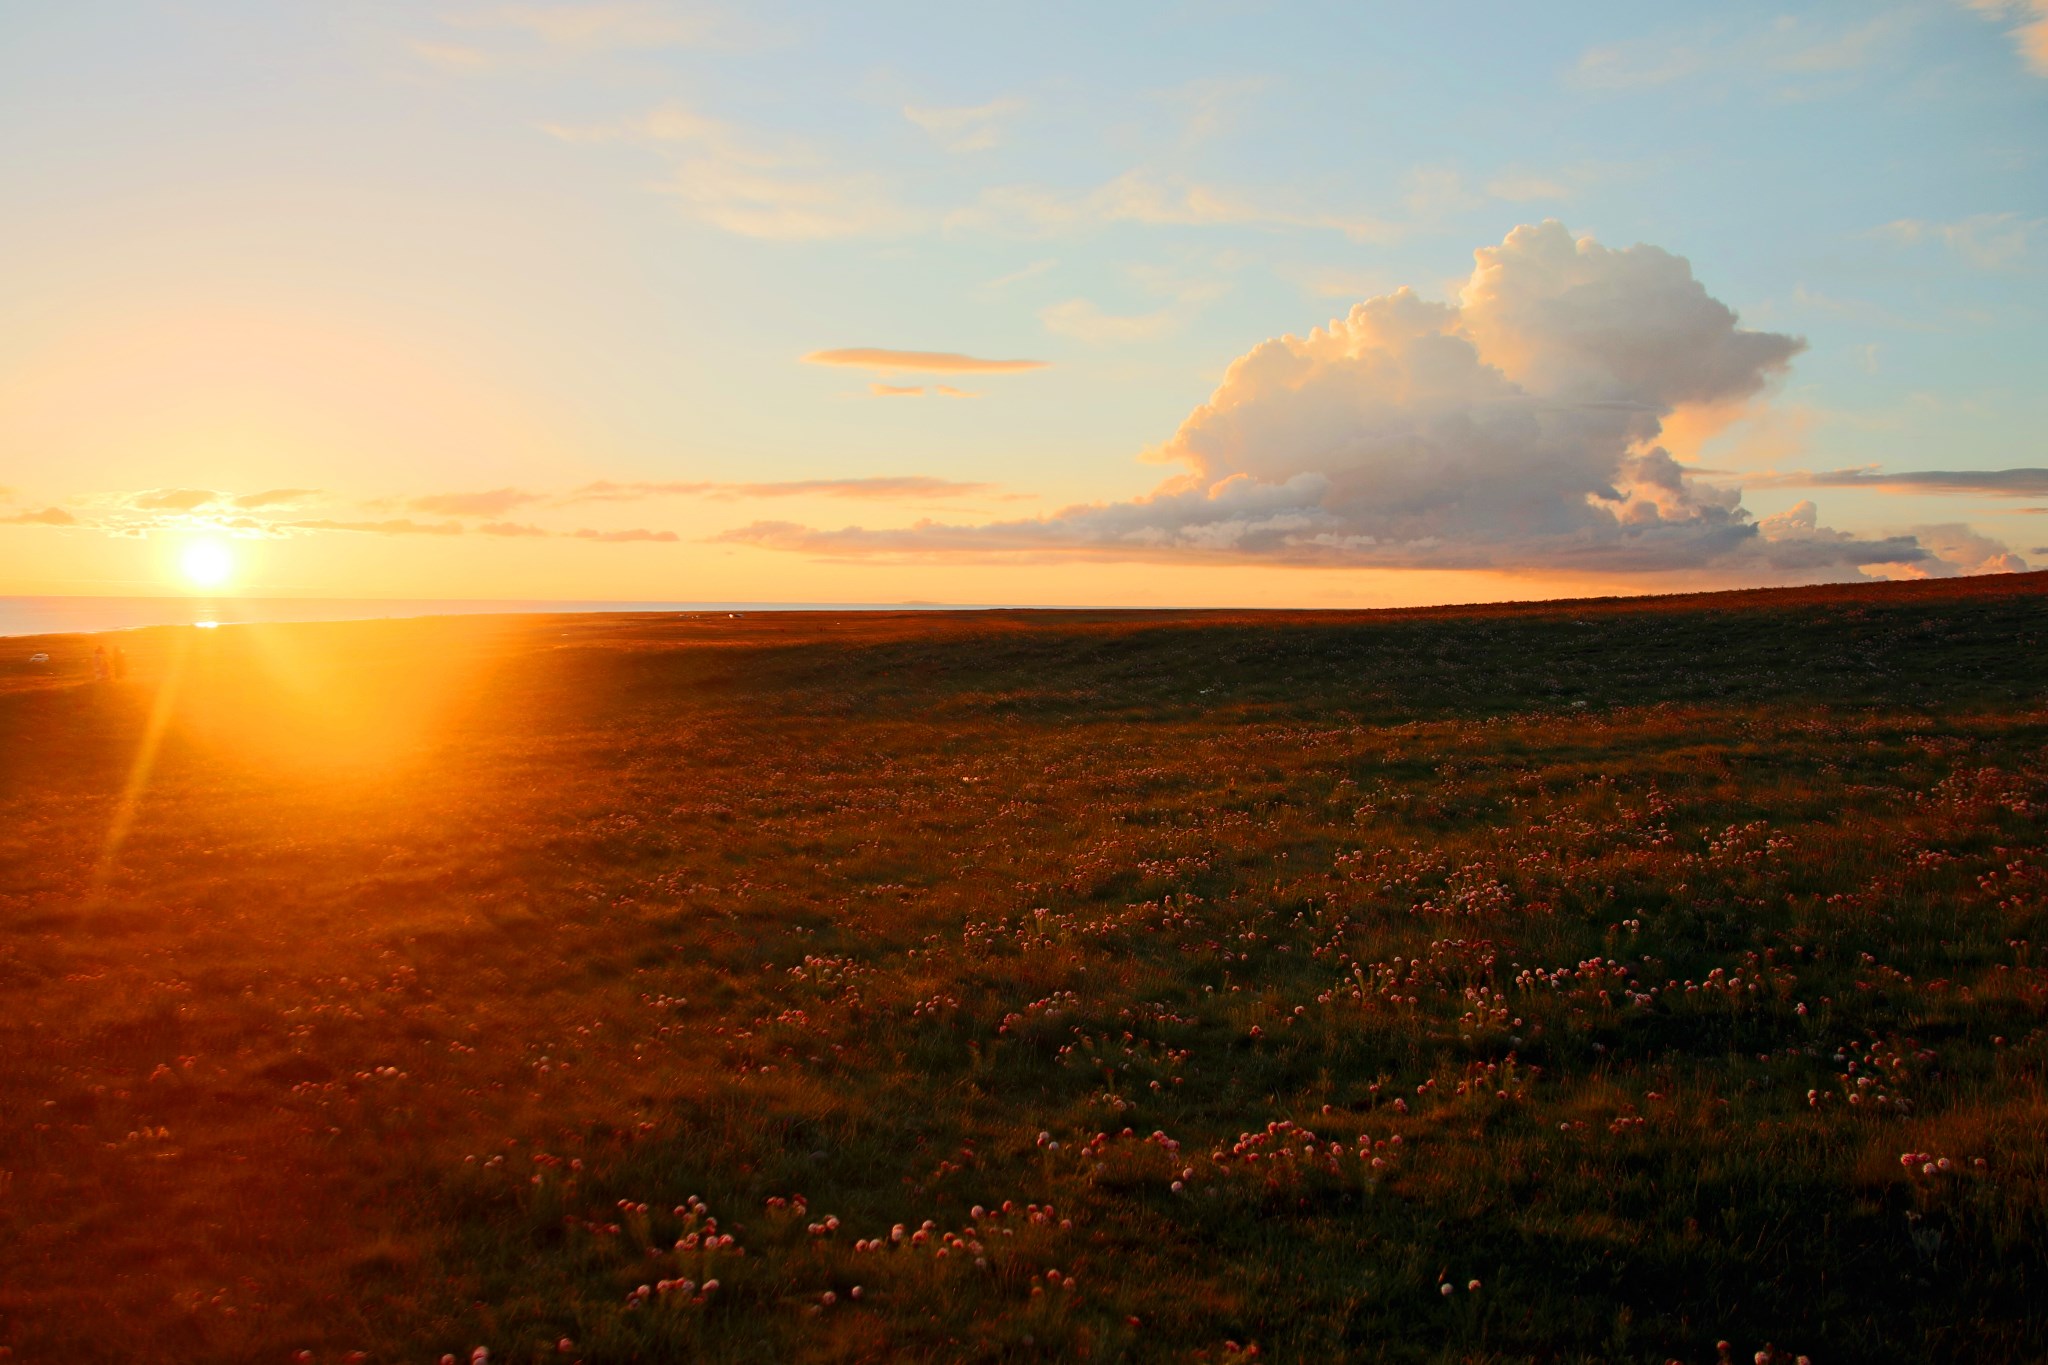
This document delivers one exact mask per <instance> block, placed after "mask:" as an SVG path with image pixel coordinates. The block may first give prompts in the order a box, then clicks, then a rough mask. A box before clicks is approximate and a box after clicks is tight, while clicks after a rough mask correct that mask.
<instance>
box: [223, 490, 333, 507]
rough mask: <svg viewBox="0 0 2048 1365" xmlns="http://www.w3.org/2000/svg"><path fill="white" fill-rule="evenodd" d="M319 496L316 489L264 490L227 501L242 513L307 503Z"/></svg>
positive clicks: (318, 491)
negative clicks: (240, 509) (263, 508)
mask: <svg viewBox="0 0 2048 1365" xmlns="http://www.w3.org/2000/svg"><path fill="white" fill-rule="evenodd" d="M319 496H320V490H319V489H317V488H266V489H264V490H263V491H262V492H260V493H243V494H240V495H239V496H237V497H234V498H231V499H229V502H230V503H231V504H232V505H233V506H236V507H239V508H242V509H243V510H244V511H254V510H255V509H257V508H259V507H279V506H283V505H286V504H288V503H295V502H308V501H311V500H312V499H314V498H317V497H319Z"/></svg>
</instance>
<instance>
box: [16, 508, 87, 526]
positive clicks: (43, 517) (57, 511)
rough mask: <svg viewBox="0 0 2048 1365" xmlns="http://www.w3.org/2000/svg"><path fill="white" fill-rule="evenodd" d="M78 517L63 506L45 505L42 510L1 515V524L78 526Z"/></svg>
mask: <svg viewBox="0 0 2048 1365" xmlns="http://www.w3.org/2000/svg"><path fill="white" fill-rule="evenodd" d="M76 525H78V518H77V517H74V516H72V515H71V514H70V513H69V512H67V511H65V510H64V509H63V508H61V507H45V508H43V509H42V510H41V511H40V512H17V513H15V514H14V515H13V516H11V517H0V526H76Z"/></svg>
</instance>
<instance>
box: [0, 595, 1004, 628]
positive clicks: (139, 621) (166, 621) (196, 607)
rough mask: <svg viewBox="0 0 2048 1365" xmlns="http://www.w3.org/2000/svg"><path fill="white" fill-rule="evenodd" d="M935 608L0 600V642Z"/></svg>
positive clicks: (929, 607)
mask: <svg viewBox="0 0 2048 1365" xmlns="http://www.w3.org/2000/svg"><path fill="white" fill-rule="evenodd" d="M972 610H976V608H974V607H955V606H947V605H945V604H942V603H937V602H549V601H540V600H534V601H514V600H509V599H501V598H450V599H426V598H392V597H385V598H377V597H362V598H347V597H198V596H194V597H0V637H4V636H13V635H71V634H78V633H81V632H86V631H100V630H135V629H138V628H140V627H143V626H195V625H215V626H227V625H240V624H243V623H246V622H252V621H372V620H380V619H384V620H388V619H391V618H394V617H406V616H482V615H493V614H503V613H511V612H602V611H972Z"/></svg>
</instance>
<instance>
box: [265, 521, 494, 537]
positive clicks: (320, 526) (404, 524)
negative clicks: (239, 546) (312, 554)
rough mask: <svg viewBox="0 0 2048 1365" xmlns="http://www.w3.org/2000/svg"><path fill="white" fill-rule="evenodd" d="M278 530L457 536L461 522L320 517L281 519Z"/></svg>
mask: <svg viewBox="0 0 2048 1365" xmlns="http://www.w3.org/2000/svg"><path fill="white" fill-rule="evenodd" d="M274 525H275V528H276V529H277V530H280V531H351V532H356V533H359V534H363V535H378V536H459V535H461V534H462V523H460V522H455V521H441V522H420V521H414V520H412V519H411V518H410V517H393V518H390V519H388V520H385V521H334V520H331V519H329V518H326V517H321V518H318V519H315V520H312V521H282V522H277V523H274Z"/></svg>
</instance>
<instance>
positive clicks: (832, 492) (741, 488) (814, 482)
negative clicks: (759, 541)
mask: <svg viewBox="0 0 2048 1365" xmlns="http://www.w3.org/2000/svg"><path fill="white" fill-rule="evenodd" d="M940 387H941V388H944V387H945V386H944V385H941V386H940ZM963 396H965V395H963ZM1001 492H1002V485H1001V484H993V483H962V482H959V481H957V480H954V479H936V478H932V477H930V476H928V475H922V474H906V475H879V476H875V477H870V478H865V479H783V480H779V481H777V482H772V483H609V482H604V481H599V482H597V483H589V484H585V485H583V487H581V488H578V489H576V490H575V491H573V492H571V493H570V494H569V495H568V496H567V497H566V498H564V499H563V500H562V501H564V502H637V501H639V500H640V499H642V498H662V497H701V498H712V499H715V500H718V501H721V502H734V501H738V500H741V499H745V498H800V497H816V498H854V499H860V500H872V501H918V500H925V499H933V498H966V497H983V496H988V495H992V494H999V493H1001Z"/></svg>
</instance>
